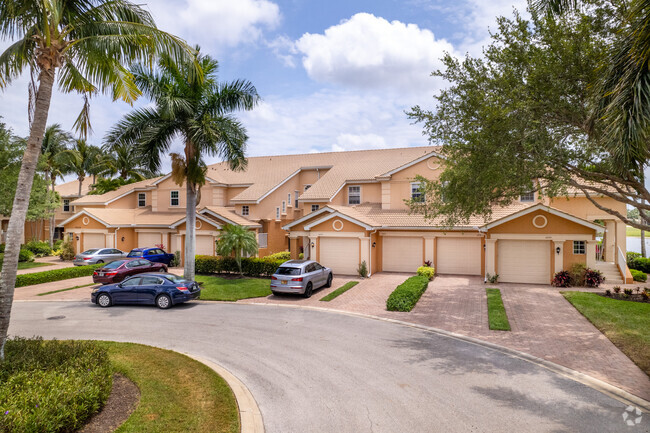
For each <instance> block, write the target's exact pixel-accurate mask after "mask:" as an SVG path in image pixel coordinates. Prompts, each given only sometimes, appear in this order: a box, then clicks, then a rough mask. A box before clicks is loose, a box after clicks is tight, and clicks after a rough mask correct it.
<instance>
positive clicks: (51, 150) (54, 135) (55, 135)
mask: <svg viewBox="0 0 650 433" xmlns="http://www.w3.org/2000/svg"><path fill="white" fill-rule="evenodd" d="M71 143H72V135H71V134H70V133H69V132H67V131H64V130H63V128H61V125H59V124H58V123H56V124H54V125H50V126H48V127H47V129H46V130H45V135H44V136H43V142H42V144H41V155H42V157H41V164H42V167H43V173H44V174H45V179H47V180H48V181H49V186H50V188H51V189H52V196H54V192H55V187H56V179H57V178H59V177H61V178H62V177H63V176H64V175H66V174H68V172H67V170H66V168H64V166H63V164H62V161H61V153H62V152H63V151H64V150H66V149H67V148H68V145H70V144H71ZM55 224H56V218H55V215H54V213H52V215H51V216H50V232H49V240H50V247H52V246H53V245H54V226H55Z"/></svg>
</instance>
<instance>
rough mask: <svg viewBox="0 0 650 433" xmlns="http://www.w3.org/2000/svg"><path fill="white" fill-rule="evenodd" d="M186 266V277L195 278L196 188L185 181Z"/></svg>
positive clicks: (184, 269) (184, 272)
mask: <svg viewBox="0 0 650 433" xmlns="http://www.w3.org/2000/svg"><path fill="white" fill-rule="evenodd" d="M185 190H186V196H187V198H186V203H185V266H184V268H183V274H184V277H185V278H186V279H188V280H194V258H195V257H194V256H195V251H196V189H195V187H194V185H193V184H192V183H191V182H189V181H185Z"/></svg>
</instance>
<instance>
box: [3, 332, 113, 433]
mask: <svg viewBox="0 0 650 433" xmlns="http://www.w3.org/2000/svg"><path fill="white" fill-rule="evenodd" d="M111 388H112V369H111V364H110V361H109V358H108V355H107V353H106V351H105V350H104V349H102V348H100V347H98V346H97V345H96V344H95V343H92V342H80V341H43V340H42V339H40V338H34V339H23V338H15V339H11V340H7V344H6V359H5V362H2V363H0V431H1V432H25V433H40V432H72V431H77V430H78V429H79V428H80V427H82V426H83V424H84V423H85V422H86V420H87V419H88V418H89V417H90V416H91V415H92V414H93V413H95V412H97V411H98V410H99V409H100V408H101V407H102V405H103V404H104V403H105V402H106V399H107V398H108V395H109V394H110V391H111Z"/></svg>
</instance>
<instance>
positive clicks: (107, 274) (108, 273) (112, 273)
mask: <svg viewBox="0 0 650 433" xmlns="http://www.w3.org/2000/svg"><path fill="white" fill-rule="evenodd" d="M104 275H106V276H107V277H111V276H113V275H117V272H106V273H105V274H104Z"/></svg>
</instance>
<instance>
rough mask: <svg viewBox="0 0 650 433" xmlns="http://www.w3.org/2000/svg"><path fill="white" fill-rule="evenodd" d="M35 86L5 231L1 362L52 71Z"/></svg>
mask: <svg viewBox="0 0 650 433" xmlns="http://www.w3.org/2000/svg"><path fill="white" fill-rule="evenodd" d="M38 82H39V87H38V94H37V95H36V103H35V105H34V121H33V122H32V127H31V131H30V132H29V138H28V140H27V148H26V149H25V154H24V156H23V162H22V164H21V165H20V173H19V174H18V184H17V185H16V196H15V197H14V203H13V207H12V209H11V217H10V219H9V227H8V229H7V243H6V248H5V256H4V262H3V263H2V275H0V360H4V356H5V353H4V349H5V343H6V341H7V330H8V329H9V318H10V317H11V305H12V303H13V300H14V289H15V287H16V273H17V272H18V254H19V253H20V243H21V241H22V238H23V235H24V234H25V217H26V216H27V208H28V207H29V196H30V194H29V192H30V191H31V190H32V184H33V183H34V174H35V172H36V164H37V163H38V156H39V154H40V153H41V142H42V140H43V135H44V134H45V126H46V124H47V115H48V112H49V110H50V101H51V99H52V84H53V83H54V70H50V71H47V70H41V72H40V74H39V77H38ZM21 191H25V192H26V194H21Z"/></svg>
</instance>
